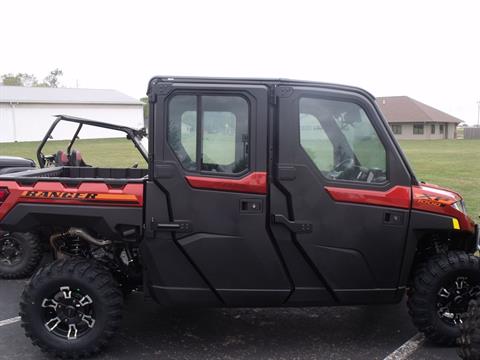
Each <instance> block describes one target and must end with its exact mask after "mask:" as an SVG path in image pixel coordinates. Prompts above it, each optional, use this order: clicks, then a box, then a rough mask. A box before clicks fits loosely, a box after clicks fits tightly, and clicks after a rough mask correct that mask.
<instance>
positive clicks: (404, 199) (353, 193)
mask: <svg viewBox="0 0 480 360" xmlns="http://www.w3.org/2000/svg"><path fill="white" fill-rule="evenodd" d="M325 190H326V191H327V192H328V194H329V195H330V197H331V198H332V199H333V200H335V201H339V202H349V203H356V204H366V205H379V206H388V207H395V208H401V209H409V208H410V206H411V199H412V196H411V190H410V187H408V186H395V187H393V188H391V189H390V190H387V191H377V190H363V189H349V188H338V187H333V186H326V187H325Z"/></svg>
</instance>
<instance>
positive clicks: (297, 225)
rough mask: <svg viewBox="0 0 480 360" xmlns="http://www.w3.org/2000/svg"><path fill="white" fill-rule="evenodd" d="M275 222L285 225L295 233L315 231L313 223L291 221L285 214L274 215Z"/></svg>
mask: <svg viewBox="0 0 480 360" xmlns="http://www.w3.org/2000/svg"><path fill="white" fill-rule="evenodd" d="M273 223H274V224H279V225H283V226H285V227H286V228H287V229H288V230H290V231H291V232H292V233H294V234H308V233H311V232H312V231H313V225H312V223H308V222H305V221H290V220H288V219H287V218H286V217H285V216H284V215H280V214H275V215H273Z"/></svg>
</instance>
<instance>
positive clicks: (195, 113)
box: [168, 95, 249, 174]
mask: <svg viewBox="0 0 480 360" xmlns="http://www.w3.org/2000/svg"><path fill="white" fill-rule="evenodd" d="M168 142H169V144H170V146H171V147H172V149H173V151H174V152H175V154H176V155H177V157H178V159H179V161H180V162H181V163H182V165H183V167H184V168H185V169H187V170H190V171H209V172H219V173H225V174H238V173H241V172H243V171H245V170H247V169H248V158H249V157H248V151H249V106H248V103H247V101H246V100H245V99H244V98H242V97H240V96H195V95H177V96H175V97H173V98H172V99H171V100H170V102H169V118H168Z"/></svg>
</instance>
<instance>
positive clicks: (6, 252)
mask: <svg viewBox="0 0 480 360" xmlns="http://www.w3.org/2000/svg"><path fill="white" fill-rule="evenodd" d="M22 259H23V247H22V245H20V243H19V242H18V240H17V239H15V238H14V237H12V236H10V235H5V236H3V237H0V264H5V265H10V266H11V265H17V264H19V263H20V262H21V261H22Z"/></svg>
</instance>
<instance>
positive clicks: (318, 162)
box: [299, 98, 387, 183]
mask: <svg viewBox="0 0 480 360" xmlns="http://www.w3.org/2000/svg"><path fill="white" fill-rule="evenodd" d="M299 120H300V142H301V145H302V147H303V149H304V150H305V151H306V153H307V154H308V156H309V157H310V158H311V160H312V161H313V163H314V164H315V166H316V167H317V168H318V169H319V170H320V172H321V173H322V174H323V176H325V177H326V178H328V179H332V180H347V181H360V182H368V183H383V182H385V181H386V180H387V172H386V168H387V159H386V158H387V157H386V151H385V147H384V145H383V143H382V142H381V141H380V139H379V137H378V135H377V133H376V131H375V129H374V127H373V126H372V123H371V121H370V119H369V118H368V116H367V114H366V113H365V111H364V110H363V109H362V108H361V107H360V106H358V105H357V104H354V103H350V102H344V101H333V100H324V99H317V98H302V99H300V114H299Z"/></svg>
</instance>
